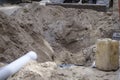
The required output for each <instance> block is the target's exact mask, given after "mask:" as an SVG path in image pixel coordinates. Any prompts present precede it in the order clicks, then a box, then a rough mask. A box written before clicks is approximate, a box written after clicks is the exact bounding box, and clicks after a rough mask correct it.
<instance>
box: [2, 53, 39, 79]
mask: <svg viewBox="0 0 120 80" xmlns="http://www.w3.org/2000/svg"><path fill="white" fill-rule="evenodd" d="M36 59H37V54H36V53H35V52H33V51H30V52H28V53H27V54H26V55H24V56H22V57H20V58H18V59H17V60H15V61H14V62H12V63H10V64H8V65H6V66H5V67H3V68H1V69H0V80H6V79H7V78H8V77H9V76H11V75H13V74H15V73H16V72H17V71H19V70H20V69H21V68H22V67H23V66H24V65H25V64H26V63H28V62H29V61H30V60H36Z"/></svg>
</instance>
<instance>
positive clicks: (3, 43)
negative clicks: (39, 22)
mask: <svg viewBox="0 0 120 80" xmlns="http://www.w3.org/2000/svg"><path fill="white" fill-rule="evenodd" d="M31 50H33V51H35V52H37V53H38V56H39V58H40V59H39V58H38V59H39V60H41V61H48V60H52V58H51V56H52V55H53V53H54V51H53V50H52V48H51V47H50V45H49V43H48V42H47V41H46V40H45V39H44V38H43V37H42V36H41V34H37V33H34V32H32V33H31V34H29V33H28V32H26V31H25V30H24V29H23V28H21V27H20V24H19V23H18V22H17V21H16V19H15V18H12V17H8V16H7V15H5V14H3V13H2V12H0V62H4V63H9V62H11V61H13V60H15V59H16V58H18V57H20V56H22V55H23V54H25V53H27V52H28V51H31Z"/></svg>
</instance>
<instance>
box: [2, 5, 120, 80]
mask: <svg viewBox="0 0 120 80" xmlns="http://www.w3.org/2000/svg"><path fill="white" fill-rule="evenodd" d="M116 18H117V16H115V15H112V12H109V13H105V12H97V11H94V10H87V9H86V10H83V9H73V8H68V9H67V8H63V7H59V6H58V7H57V6H40V5H39V3H32V4H29V5H26V6H25V7H23V8H21V9H19V10H18V11H16V12H15V13H14V14H13V15H11V16H7V15H5V14H3V13H2V12H0V62H3V63H6V62H7V63H9V62H11V61H13V60H15V59H16V58H18V57H20V56H21V55H23V54H25V53H26V52H28V51H31V50H33V51H35V52H37V54H38V61H39V62H45V63H37V62H31V63H29V64H27V65H26V66H25V67H24V68H23V69H22V70H20V71H19V72H18V73H16V74H15V75H13V76H11V77H10V78H9V79H8V80H117V79H118V80H119V79H120V78H118V77H120V76H118V75H119V74H120V73H119V70H118V71H115V72H103V71H99V70H97V69H93V68H91V67H84V66H71V67H68V68H61V67H58V66H57V65H58V63H60V64H61V63H69V64H76V65H91V63H92V62H93V60H94V53H95V49H96V46H95V42H96V40H97V39H98V38H106V37H108V38H111V37H112V32H113V31H114V29H119V25H118V24H117V23H118V18H117V19H116ZM113 20H115V21H113ZM116 22H117V23H116ZM113 23H114V24H115V23H116V26H115V27H113ZM49 43H50V44H49ZM51 46H52V47H51ZM52 48H53V50H52ZM50 60H54V61H56V63H55V62H46V61H50ZM0 65H4V64H2V63H1V64H0Z"/></svg>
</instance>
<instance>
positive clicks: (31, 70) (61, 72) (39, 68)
mask: <svg viewBox="0 0 120 80" xmlns="http://www.w3.org/2000/svg"><path fill="white" fill-rule="evenodd" d="M117 79H118V72H103V71H99V70H96V69H93V68H90V67H82V66H71V67H69V68H60V67H57V65H56V63H54V62H45V63H37V62H34V61H32V62H30V63H28V64H27V65H26V66H25V67H24V68H23V69H22V70H20V71H19V72H18V73H16V74H15V75H14V76H12V77H10V78H9V79H8V80H117Z"/></svg>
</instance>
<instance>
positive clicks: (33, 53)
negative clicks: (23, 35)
mask: <svg viewBox="0 0 120 80" xmlns="http://www.w3.org/2000/svg"><path fill="white" fill-rule="evenodd" d="M27 55H28V56H30V58H31V59H32V60H36V59H37V53H36V52H34V51H30V52H28V53H27Z"/></svg>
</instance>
